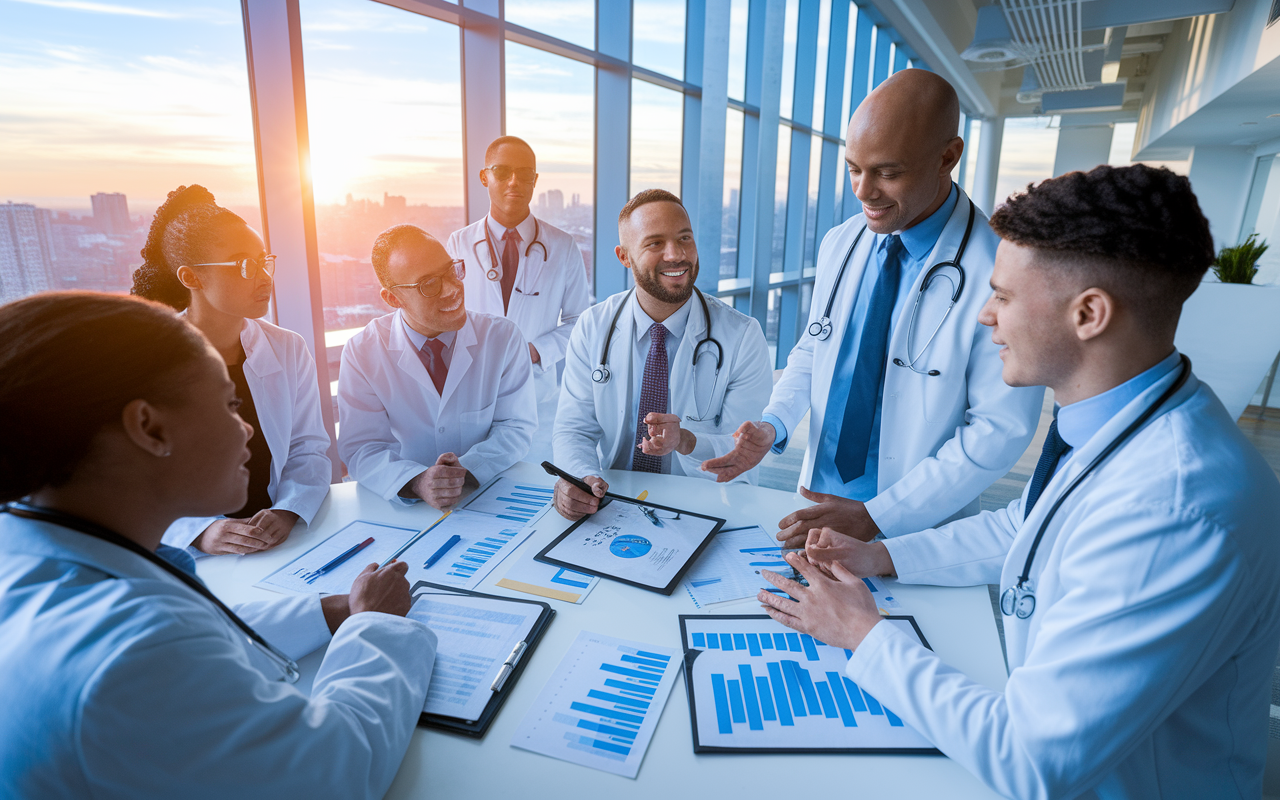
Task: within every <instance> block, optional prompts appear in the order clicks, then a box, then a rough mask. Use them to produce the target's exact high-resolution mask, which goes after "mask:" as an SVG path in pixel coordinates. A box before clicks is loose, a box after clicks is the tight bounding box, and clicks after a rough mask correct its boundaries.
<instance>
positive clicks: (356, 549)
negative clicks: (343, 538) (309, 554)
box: [305, 536, 373, 583]
mask: <svg viewBox="0 0 1280 800" xmlns="http://www.w3.org/2000/svg"><path fill="white" fill-rule="evenodd" d="M371 544H373V537H372V536H370V537H369V538H368V539H365V540H364V541H363V542H361V543H360V544H357V545H353V546H352V547H351V549H350V550H348V551H347V552H345V553H343V554H342V555H340V556H338V557H337V558H335V559H333V560H332V561H330V562H329V563H328V564H325V565H324V566H323V567H321V568H320V569H318V570H316V571H315V572H313V573H311V574H310V575H308V576H306V578H305V580H306V582H307V583H313V582H315V580H316V578H319V577H320V576H321V575H323V574H325V573H326V572H328V571H329V570H331V569H333V568H334V567H337V566H339V565H341V564H342V563H343V562H344V561H346V560H347V559H348V558H351V557H352V556H354V555H355V554H356V553H359V552H360V551H361V550H363V549H365V548H366V547H368V546H369V545H371Z"/></svg>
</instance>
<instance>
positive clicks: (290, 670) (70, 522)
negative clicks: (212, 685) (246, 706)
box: [0, 503, 302, 683]
mask: <svg viewBox="0 0 1280 800" xmlns="http://www.w3.org/2000/svg"><path fill="white" fill-rule="evenodd" d="M0 513H8V514H13V515H14V516H15V517H22V518H23V519H31V520H35V521H37V522H46V523H48V524H50V525H57V526H58V527H60V528H66V529H68V530H73V531H76V532H78V533H83V534H85V535H86V536H92V537H93V538H95V539H100V540H102V541H104V542H108V543H110V544H114V545H116V546H117V547H121V548H124V549H125V550H128V551H130V552H132V553H135V554H137V555H139V556H141V557H142V558H144V559H146V560H147V561H150V562H151V563H152V564H155V565H156V566H158V567H160V568H161V569H162V570H164V571H165V572H167V573H169V574H170V575H172V576H173V577H175V578H177V579H178V580H179V581H181V582H182V583H183V584H185V585H186V586H187V587H188V588H190V589H191V590H192V591H194V592H195V593H196V594H199V595H200V596H201V597H203V598H205V599H206V600H208V601H209V602H211V603H213V604H214V605H215V606H217V608H218V610H220V611H221V612H222V613H223V614H224V615H226V617H227V619H229V620H230V621H231V622H232V623H233V624H235V626H236V627H237V628H239V629H240V631H241V632H242V633H244V634H245V636H247V637H249V640H250V641H251V642H253V643H254V644H255V645H257V646H258V648H259V649H261V650H262V651H263V652H264V653H266V654H267V655H268V656H270V657H271V658H272V659H273V660H275V661H276V662H277V663H278V664H279V665H280V668H281V670H282V671H283V672H284V676H285V680H286V681H287V682H288V683H296V682H297V680H298V678H299V677H301V674H302V673H301V672H300V671H299V669H298V664H297V662H296V661H294V660H293V659H292V658H289V656H288V655H286V654H285V653H284V652H283V651H281V650H280V649H278V648H277V647H275V646H274V645H272V644H271V643H270V642H268V641H267V640H266V639H264V638H262V635H261V634H259V633H258V632H257V631H255V630H254V629H253V627H252V626H251V625H249V623H247V622H245V621H244V620H242V619H240V616H239V615H238V614H236V612H234V611H232V610H231V609H230V608H228V607H227V605H226V604H225V603H223V602H222V601H221V600H219V599H218V596H217V595H215V594H214V593H213V592H212V591H210V590H209V587H207V586H205V585H204V584H203V583H202V582H200V581H199V580H198V579H196V578H195V577H193V576H191V575H188V574H187V573H186V572H184V571H182V570H181V569H179V568H178V567H176V566H174V565H173V564H170V563H169V562H168V561H165V560H164V559H163V558H161V557H160V556H158V555H156V554H155V553H153V552H151V551H150V550H147V549H146V548H145V547H143V546H142V545H140V544H138V543H137V542H135V541H133V540H132V539H127V538H125V537H124V536H121V535H120V534H118V533H116V532H115V531H113V530H110V529H109V528H104V527H102V526H101V525H96V524H94V523H92V522H89V521H88V520H84V519H80V518H79V517H75V516H72V515H71V514H66V513H63V512H61V511H54V510H53V509H48V508H39V507H37V506H31V505H27V504H26V503H5V504H3V505H0Z"/></svg>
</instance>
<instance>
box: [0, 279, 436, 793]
mask: <svg viewBox="0 0 1280 800" xmlns="http://www.w3.org/2000/svg"><path fill="white" fill-rule="evenodd" d="M224 361H225V359H224V358H223V357H222V355H221V354H220V353H218V352H216V351H215V350H214V349H213V348H212V347H211V346H210V345H209V343H208V342H207V341H206V340H205V339H204V337H202V336H201V335H200V334H199V333H197V332H196V331H195V329H194V328H192V327H191V326H190V325H188V324H187V323H186V322H184V321H183V319H182V318H181V317H179V316H178V315H176V314H174V313H173V312H172V311H171V310H170V309H168V308H165V307H164V306H161V305H158V304H156V303H151V302H147V301H144V300H139V299H136V298H130V297H120V296H114V295H105V294H97V293H92V292H56V293H46V294H41V295H35V296H33V297H28V298H25V299H22V300H18V301H15V302H13V303H10V304H8V305H4V306H0V419H3V420H4V426H5V427H4V436H2V437H0V504H4V505H0V643H3V644H0V709H3V714H0V797H6V798H41V800H57V799H58V798H67V800H71V799H72V798H76V799H77V800H78V798H88V797H92V798H98V799H99V800H105V799H106V798H121V799H122V800H123V799H124V798H128V799H129V800H137V798H177V797H180V798H183V799H184V800H200V799H202V798H209V799H210V800H213V799H214V798H219V799H221V798H234V800H256V798H263V799H264V800H282V799H283V798H294V797H305V798H317V799H318V798H344V799H345V798H378V797H382V796H383V794H384V793H385V792H386V790H387V788H388V787H389V786H390V785H391V781H392V779H393V778H394V777H395V774H396V772H397V770H398V769H399V766H400V762H401V760H402V759H403V758H404V753H405V751H406V749H407V748H408V745H409V740H410V737H411V736H412V735H413V731H414V727H415V723H416V722H417V719H418V714H419V712H420V711H421V709H422V706H423V703H424V701H425V699H426V693H427V685H428V683H429V681H430V677H431V670H432V665H433V663H434V660H435V645H436V637H435V635H434V634H433V633H432V632H431V631H430V630H429V629H427V627H426V626H424V625H423V624H422V623H420V622H418V621H415V620H412V619H407V618H405V614H406V613H407V612H408V610H409V607H410V602H411V600H410V594H409V583H408V581H407V580H406V579H405V572H406V565H405V564H404V563H403V562H393V563H391V564H389V565H387V566H386V567H383V568H382V569H377V568H376V565H373V564H370V565H368V566H367V567H366V568H365V569H364V571H363V572H362V573H361V574H360V576H359V577H357V578H356V580H355V582H354V584H353V585H352V587H351V593H350V594H349V595H330V596H328V597H325V598H323V599H321V598H320V597H319V596H317V595H309V596H298V597H290V598H285V599H280V600H270V601H260V602H255V603H247V604H244V605H241V606H238V607H237V608H236V610H235V611H232V610H230V609H228V608H227V607H226V606H224V605H223V604H222V603H221V602H220V601H218V600H217V598H216V597H215V596H214V595H213V594H212V593H211V592H210V591H209V589H208V588H207V587H206V586H205V585H204V584H203V583H202V582H201V581H200V579H199V578H198V577H196V575H195V562H194V561H193V559H192V558H191V556H190V555H189V554H188V553H187V551H185V550H182V549H178V548H174V547H168V546H166V545H164V544H162V543H161V537H162V536H163V535H164V533H165V531H166V530H167V529H168V528H169V526H170V525H171V524H172V523H173V522H174V521H175V520H177V519H179V518H181V517H208V516H211V515H216V514H220V513H223V512H227V511H233V510H235V509H237V508H239V507H241V506H242V505H243V504H244V501H245V497H246V494H247V487H248V484H249V479H250V476H249V474H248V471H247V469H246V464H247V462H248V461H249V457H250V451H249V448H248V447H247V444H248V442H249V439H250V436H251V431H250V429H249V426H248V425H246V424H245V422H244V421H243V420H242V419H241V418H240V416H239V415H238V414H237V413H236V412H237V409H238V408H242V407H243V404H242V403H241V402H240V398H239V397H237V390H236V387H235V386H234V384H233V383H232V382H231V380H230V378H228V376H227V370H226V367H225V365H224ZM322 612H323V613H322ZM245 620H248V622H246V621H245ZM330 637H332V638H330ZM326 643H327V644H328V649H327V651H326V652H325V655H324V660H323V662H322V663H321V664H320V668H319V672H318V673H317V675H316V677H315V681H314V684H313V685H312V686H311V687H310V689H309V693H303V692H300V691H298V689H296V688H295V687H293V686H290V685H288V683H286V682H282V680H281V679H282V678H283V679H284V680H285V681H289V682H291V681H293V680H296V679H297V677H298V670H297V666H296V664H295V663H294V661H293V660H292V659H296V658H301V657H302V656H303V655H305V654H306V653H308V652H310V651H312V650H315V649H316V648H318V647H320V646H322V645H324V644H326Z"/></svg>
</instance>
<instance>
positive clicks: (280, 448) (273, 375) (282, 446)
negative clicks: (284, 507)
mask: <svg viewBox="0 0 1280 800" xmlns="http://www.w3.org/2000/svg"><path fill="white" fill-rule="evenodd" d="M240 344H241V346H243V347H244V352H245V360H244V376H245V381H246V382H247V383H248V384H249V391H250V392H251V393H252V394H253V404H254V406H255V407H256V408H257V409H258V426H259V427H260V428H261V429H262V436H263V438H264V439H266V440H267V450H269V451H270V452H271V472H272V473H273V474H274V475H275V476H276V478H277V479H278V478H279V476H280V473H281V472H283V471H284V465H285V462H286V461H287V460H288V458H289V443H290V440H291V438H292V437H291V435H290V434H291V433H292V419H293V409H292V408H291V407H290V406H291V404H292V403H293V398H292V397H290V396H289V393H288V391H287V386H286V385H285V384H286V381H283V380H280V379H281V378H282V377H283V376H284V367H283V365H282V364H281V363H280V358H281V355H282V354H280V353H277V352H275V350H273V349H272V347H271V341H270V340H269V339H267V335H266V333H265V332H264V331H263V330H262V326H261V325H260V324H259V323H258V322H257V321H256V320H245V324H244V328H243V330H241V332H240Z"/></svg>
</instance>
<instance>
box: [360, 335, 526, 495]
mask: <svg viewBox="0 0 1280 800" xmlns="http://www.w3.org/2000/svg"><path fill="white" fill-rule="evenodd" d="M401 313H402V312H400V311H396V312H395V313H393V314H387V315H385V316H382V317H379V318H377V319H375V320H373V321H372V322H370V323H369V324H368V325H366V326H365V328H364V330H362V331H360V333H357V334H356V335H355V336H353V337H351V339H350V340H349V341H348V342H347V344H346V346H345V347H343V348H342V369H341V371H340V372H339V373H338V423H339V427H338V454H339V455H340V456H341V457H342V460H343V461H344V462H346V465H347V471H348V473H350V475H351V477H352V478H354V479H355V480H357V481H359V482H360V483H361V484H362V485H363V486H364V487H365V488H367V489H370V490H372V491H374V492H376V493H377V494H379V495H381V496H382V497H383V498H384V499H387V500H395V499H397V494H398V493H399V492H400V489H402V488H403V487H404V485H405V484H406V483H408V482H409V480H410V479H412V478H414V477H415V476H417V475H419V474H421V473H422V472H423V471H425V470H426V469H427V468H428V467H430V466H432V465H433V464H435V463H436V459H437V458H438V457H439V456H440V455H441V454H443V453H455V454H457V456H458V460H459V461H460V462H462V466H464V467H466V469H467V470H468V471H469V472H471V474H472V475H474V476H475V478H476V480H478V481H480V483H484V482H485V481H487V480H489V479H490V478H492V477H494V476H495V475H497V474H498V473H499V472H502V471H503V470H505V469H507V468H508V467H510V466H511V465H512V464H515V463H516V462H517V461H519V460H520V459H521V458H524V455H525V453H527V452H528V451H529V442H530V440H531V439H532V437H533V431H534V429H535V428H536V427H537V426H538V417H537V410H536V407H535V402H534V394H533V384H532V381H531V380H530V369H529V366H530V365H529V348H528V347H527V346H526V345H525V341H524V337H523V336H521V335H520V331H519V330H518V329H517V328H516V326H515V325H514V324H512V323H511V322H509V321H508V320H505V319H502V318H501V317H492V316H489V315H488V314H479V313H476V312H474V311H467V321H466V322H465V323H464V324H463V326H462V327H461V328H460V329H459V330H458V332H457V337H456V338H455V339H454V343H453V351H452V360H451V361H450V362H449V374H448V377H447V378H446V379H445V384H444V392H443V394H440V393H438V392H436V387H435V384H433V383H432V382H431V376H430V375H428V374H427V368H426V367H424V366H423V365H422V361H421V360H420V359H419V358H418V353H417V351H416V350H415V349H414V347H413V343H412V342H410V341H409V337H408V335H407V334H405V332H404V323H403V322H402V321H401Z"/></svg>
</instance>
